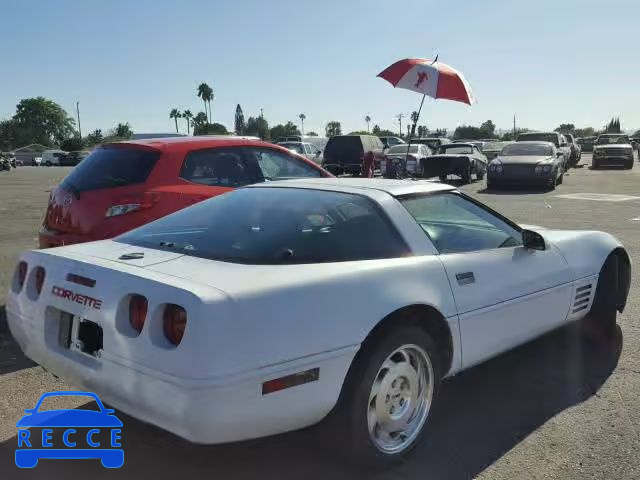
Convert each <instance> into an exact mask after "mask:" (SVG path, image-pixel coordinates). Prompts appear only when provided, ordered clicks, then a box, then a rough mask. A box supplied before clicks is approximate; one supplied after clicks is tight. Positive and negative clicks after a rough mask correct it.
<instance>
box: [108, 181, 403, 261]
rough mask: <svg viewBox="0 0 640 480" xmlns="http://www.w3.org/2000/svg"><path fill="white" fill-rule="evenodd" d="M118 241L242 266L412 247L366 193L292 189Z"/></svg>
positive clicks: (199, 208) (237, 195)
mask: <svg viewBox="0 0 640 480" xmlns="http://www.w3.org/2000/svg"><path fill="white" fill-rule="evenodd" d="M116 241H118V242H122V243H127V244H130V245H135V246H139V247H148V248H155V249H159V250H168V251H176V252H180V253H183V254H185V255H190V256H196V257H203V258H208V259H212V260H221V261H226V262H234V263H247V264H296V263H324V262H342V261H350V260H369V259H379V258H393V257H400V256H406V255H408V254H409V250H408V248H407V246H406V244H405V243H404V241H403V240H402V238H401V237H400V235H399V234H398V232H397V231H396V230H395V228H394V227H393V226H392V225H391V223H390V222H389V219H388V218H387V217H386V215H385V214H384V213H383V212H382V211H381V210H380V209H379V207H378V206H377V205H376V204H375V203H374V202H372V201H371V200H369V199H368V198H366V197H363V196H360V195H353V194H347V193H338V192H327V191H320V190H307V189H297V188H243V189H239V190H235V191H233V192H230V193H227V194H225V195H219V196H217V197H214V198H212V199H210V200H206V201H204V202H201V203H199V204H197V205H194V206H192V207H189V208H186V209H184V210H180V211H179V212H176V213H174V214H172V215H169V216H167V217H164V218H161V219H159V220H157V221H155V222H153V223H150V224H147V225H144V226H142V227H140V228H138V229H136V230H133V231H131V232H128V233H126V234H124V235H121V236H120V237H117V239H116Z"/></svg>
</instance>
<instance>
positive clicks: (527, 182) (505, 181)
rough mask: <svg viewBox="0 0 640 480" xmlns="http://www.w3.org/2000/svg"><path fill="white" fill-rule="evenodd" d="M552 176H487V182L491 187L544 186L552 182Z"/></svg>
mask: <svg viewBox="0 0 640 480" xmlns="http://www.w3.org/2000/svg"><path fill="white" fill-rule="evenodd" d="M552 179H553V177H552V175H536V176H533V175H528V176H526V175H522V176H504V175H495V174H491V173H490V174H488V175H487V181H488V182H489V183H491V184H492V185H496V186H499V185H505V186H506V185H514V186H515V185H522V186H546V185H549V184H550V183H551V182H552Z"/></svg>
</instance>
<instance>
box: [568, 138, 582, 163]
mask: <svg viewBox="0 0 640 480" xmlns="http://www.w3.org/2000/svg"><path fill="white" fill-rule="evenodd" d="M564 138H566V139H567V143H568V144H569V149H570V151H571V153H570V154H569V167H574V168H575V166H576V165H577V164H578V162H580V159H581V158H582V147H581V146H580V144H579V143H578V142H576V139H575V137H574V136H573V135H572V134H571V133H565V134H564Z"/></svg>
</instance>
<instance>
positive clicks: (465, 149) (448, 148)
mask: <svg viewBox="0 0 640 480" xmlns="http://www.w3.org/2000/svg"><path fill="white" fill-rule="evenodd" d="M438 153H443V154H450V155H455V154H459V153H462V154H471V153H473V147H470V146H469V145H456V144H455V143H448V144H445V145H441V146H440V150H439V152H438Z"/></svg>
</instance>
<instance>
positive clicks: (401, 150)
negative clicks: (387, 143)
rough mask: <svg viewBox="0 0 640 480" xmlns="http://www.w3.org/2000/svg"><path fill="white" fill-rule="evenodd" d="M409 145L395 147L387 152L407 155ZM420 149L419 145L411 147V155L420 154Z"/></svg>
mask: <svg viewBox="0 0 640 480" xmlns="http://www.w3.org/2000/svg"><path fill="white" fill-rule="evenodd" d="M408 146H409V145H408V144H407V145H395V146H393V147H391V148H389V150H387V153H407V147H408ZM419 148H420V147H419V146H418V145H411V148H410V149H409V153H418V149H419Z"/></svg>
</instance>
